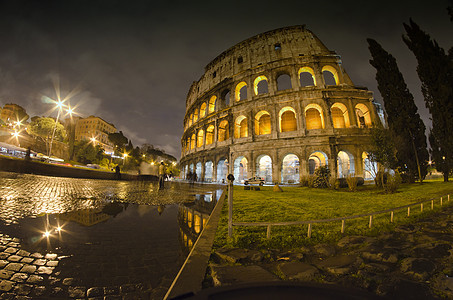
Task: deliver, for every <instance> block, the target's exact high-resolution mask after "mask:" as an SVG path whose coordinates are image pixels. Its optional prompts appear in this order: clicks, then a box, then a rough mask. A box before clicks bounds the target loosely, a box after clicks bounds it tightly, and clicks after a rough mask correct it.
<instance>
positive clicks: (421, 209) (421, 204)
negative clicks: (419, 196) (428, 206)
mask: <svg viewBox="0 0 453 300" xmlns="http://www.w3.org/2000/svg"><path fill="white" fill-rule="evenodd" d="M420 211H421V212H422V211H423V203H420Z"/></svg>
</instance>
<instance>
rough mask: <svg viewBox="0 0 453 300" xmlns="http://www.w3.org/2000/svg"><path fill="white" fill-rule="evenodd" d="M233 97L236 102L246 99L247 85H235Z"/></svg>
mask: <svg viewBox="0 0 453 300" xmlns="http://www.w3.org/2000/svg"><path fill="white" fill-rule="evenodd" d="M234 95H235V98H236V101H241V100H245V99H247V83H245V82H244V81H242V82H239V83H238V84H237V85H236V89H235V90H234Z"/></svg>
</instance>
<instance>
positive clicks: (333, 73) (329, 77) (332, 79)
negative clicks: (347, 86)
mask: <svg viewBox="0 0 453 300" xmlns="http://www.w3.org/2000/svg"><path fill="white" fill-rule="evenodd" d="M322 76H323V77H324V83H325V84H326V85H338V84H340V81H339V80H338V72H337V70H336V69H335V68H334V67H332V66H328V65H327V66H324V67H323V68H322Z"/></svg>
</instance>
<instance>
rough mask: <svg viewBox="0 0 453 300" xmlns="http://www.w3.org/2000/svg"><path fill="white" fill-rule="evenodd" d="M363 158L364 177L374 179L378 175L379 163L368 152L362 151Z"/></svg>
mask: <svg viewBox="0 0 453 300" xmlns="http://www.w3.org/2000/svg"><path fill="white" fill-rule="evenodd" d="M362 160H363V178H364V179H365V180H373V179H374V178H375V177H376V174H377V171H378V166H377V163H376V162H374V161H371V160H370V158H369V156H368V153H366V152H363V153H362Z"/></svg>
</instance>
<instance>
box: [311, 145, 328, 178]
mask: <svg viewBox="0 0 453 300" xmlns="http://www.w3.org/2000/svg"><path fill="white" fill-rule="evenodd" d="M327 165H328V159H327V155H326V154H325V153H324V152H322V151H316V152H313V153H312V154H310V156H309V157H308V174H310V175H313V174H315V170H316V169H317V168H319V167H321V166H327Z"/></svg>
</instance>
